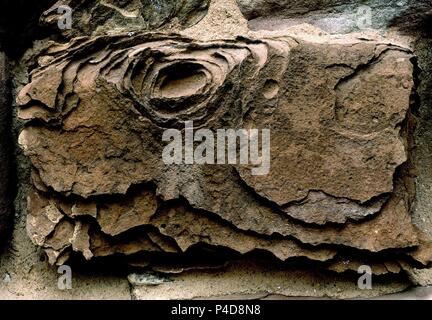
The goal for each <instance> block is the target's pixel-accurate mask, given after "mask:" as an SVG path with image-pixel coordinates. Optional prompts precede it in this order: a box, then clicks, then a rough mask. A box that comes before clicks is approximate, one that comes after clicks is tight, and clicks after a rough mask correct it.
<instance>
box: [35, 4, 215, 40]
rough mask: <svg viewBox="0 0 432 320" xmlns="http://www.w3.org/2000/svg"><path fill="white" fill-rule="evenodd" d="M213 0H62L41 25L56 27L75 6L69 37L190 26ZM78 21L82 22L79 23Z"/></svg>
mask: <svg viewBox="0 0 432 320" xmlns="http://www.w3.org/2000/svg"><path fill="white" fill-rule="evenodd" d="M209 3H210V0H164V1H160V0H122V1H114V0H103V1H93V0H59V1H57V2H56V3H55V4H54V5H53V6H52V8H50V9H48V10H47V11H45V12H44V13H43V14H42V16H41V23H42V25H48V26H52V27H54V28H56V26H57V23H58V21H59V18H60V17H61V16H62V15H63V14H64V11H62V10H59V8H61V7H62V6H69V7H70V8H71V9H72V13H73V16H72V17H73V21H75V24H74V25H73V28H72V29H65V30H63V31H62V34H63V35H64V36H66V37H68V38H69V37H76V36H80V35H90V34H97V33H106V32H107V30H109V31H110V32H115V30H116V29H120V30H121V29H124V28H125V27H127V28H128V29H129V31H130V32H132V30H134V29H136V30H141V31H142V30H156V29H158V28H161V27H164V28H166V27H167V25H168V27H170V25H171V26H180V27H183V28H184V27H189V26H192V25H194V24H196V23H197V22H199V21H200V20H201V19H202V18H203V17H204V16H205V15H206V13H207V9H208V6H209ZM78 21H79V23H77V22H78Z"/></svg>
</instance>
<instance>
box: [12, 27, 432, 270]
mask: <svg viewBox="0 0 432 320" xmlns="http://www.w3.org/2000/svg"><path fill="white" fill-rule="evenodd" d="M412 58H413V55H412V53H411V52H410V51H409V50H408V49H406V48H403V47H400V46H396V45H390V44H388V43H385V42H379V41H364V40H359V39H356V38H354V37H349V36H347V37H342V38H341V37H331V36H322V37H315V38H314V37H295V36H288V35H286V36H280V35H279V36H274V37H251V36H248V37H238V38H237V39H236V40H216V41H208V42H202V41H200V40H196V39H195V40H194V39H191V38H187V37H182V36H179V35H176V34H169V33H137V34H133V35H131V34H125V35H121V34H118V35H112V36H108V35H105V36H99V37H93V38H77V39H74V40H72V41H71V42H70V43H67V44H64V45H53V46H49V47H47V48H46V49H45V50H44V52H42V54H41V55H40V56H39V57H38V59H37V60H38V61H39V66H37V67H36V68H34V70H32V72H31V78H30V81H29V84H28V85H26V86H25V87H24V88H23V89H22V90H21V92H20V93H19V95H18V98H17V102H18V103H19V104H20V106H21V107H20V111H19V116H20V118H21V119H22V120H24V121H27V125H26V127H25V129H24V130H23V131H22V132H21V135H20V138H19V142H20V144H21V146H22V148H23V149H24V151H25V153H26V154H27V155H28V156H29V157H30V160H31V163H32V166H33V173H32V182H33V188H34V190H33V191H32V192H31V193H30V194H29V196H28V221H27V230H28V233H29V235H30V237H31V239H32V241H33V242H34V243H35V244H37V245H38V246H41V247H43V248H44V249H45V251H46V252H47V254H48V256H49V259H50V262H51V263H58V264H61V263H63V262H64V261H66V260H67V258H68V257H69V254H70V253H71V252H78V253H80V254H81V255H82V256H83V257H85V258H86V259H88V260H90V259H92V258H94V257H102V256H109V255H114V254H122V255H126V256H132V257H133V259H136V256H137V254H143V253H145V254H147V255H146V259H144V260H146V261H147V260H148V259H150V262H148V263H149V264H151V263H152V262H151V261H152V259H151V258H149V257H148V255H150V256H151V257H154V256H155V255H169V256H170V257H171V258H170V259H171V262H172V264H174V265H175V264H176V263H175V261H183V260H184V259H186V260H188V263H187V264H192V265H193V262H191V261H189V260H190V259H189V258H188V257H187V256H188V252H189V251H190V250H192V249H194V248H197V247H198V248H202V247H210V248H212V249H211V250H212V251H213V252H215V253H214V254H215V256H217V255H218V253H217V252H218V251H221V250H231V252H233V253H234V254H235V255H240V256H241V255H244V254H248V253H254V252H268V253H270V255H271V256H273V258H276V259H279V260H282V261H285V260H288V259H291V258H299V257H303V258H306V259H308V260H311V261H317V262H324V261H330V262H329V263H328V265H327V267H328V268H329V269H331V270H336V271H339V272H344V271H347V270H350V269H354V267H355V266H356V264H355V263H354V262H353V264H352V267H350V266H349V265H346V264H342V265H341V266H340V265H339V261H341V260H340V259H342V260H343V259H344V256H346V255H347V250H348V252H349V255H350V257H351V256H352V257H353V258H352V260H355V259H356V257H357V259H358V260H360V261H361V259H362V257H363V258H364V257H365V254H364V253H363V254H362V252H364V251H370V252H371V253H370V255H372V258H368V259H371V261H372V262H373V261H375V260H377V259H378V262H376V263H377V265H385V264H387V266H388V267H387V268H384V269H383V270H385V272H383V273H386V272H395V273H397V272H399V271H400V270H402V269H403V268H409V266H410V264H411V263H412V262H413V261H414V260H416V261H417V262H415V264H423V265H427V264H428V262H429V259H430V251H429V247H428V246H427V242H428V241H427V239H425V238H424V237H423V236H421V235H419V233H418V231H417V230H416V228H415V227H414V225H413V224H412V222H411V217H410V208H411V204H412V201H413V197H414V189H413V186H412V178H411V173H410V152H411V145H410V138H409V137H410V134H411V130H412V128H413V122H412V118H411V115H410V108H411V104H412V100H411V97H412V93H413V90H414V80H413V68H414V67H413V64H412ZM187 121H193V122H194V125H195V129H202V128H205V129H209V130H211V131H213V132H216V131H217V130H218V129H241V128H245V129H270V132H271V148H270V155H271V168H270V172H269V174H268V175H261V176H256V175H253V174H252V170H251V169H253V167H251V166H249V165H228V164H226V165H198V164H194V165H186V164H183V165H167V164H165V163H164V162H163V159H162V153H163V149H164V146H165V145H166V144H165V143H164V142H162V135H163V133H164V132H165V130H167V129H173V128H175V129H180V130H181V129H182V128H184V126H185V123H186V122H187ZM360 250H363V251H360ZM383 250H387V251H392V250H394V251H395V253H394V255H393V256H392V255H389V256H390V257H391V256H392V257H391V258H387V257H389V256H388V255H385V256H384V257H383V258H382V259H381V258H379V257H380V256H378V255H377V253H378V252H382V251H383ZM387 251H386V252H387ZM375 255H376V256H375ZM389 260H390V261H389ZM183 262H184V261H183ZM135 263H137V262H136V261H135ZM141 263H144V262H141ZM200 263H203V261H201V262H200ZM218 263H220V261H219V262H218ZM145 265H147V262H146V263H145Z"/></svg>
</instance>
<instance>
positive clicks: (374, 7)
mask: <svg viewBox="0 0 432 320" xmlns="http://www.w3.org/2000/svg"><path fill="white" fill-rule="evenodd" d="M237 3H238V5H239V7H240V10H241V12H242V13H243V15H244V16H245V17H246V18H247V19H248V20H249V26H250V28H252V29H255V30H257V29H266V30H277V29H281V28H284V27H289V26H294V25H298V24H301V23H310V24H312V25H314V26H317V27H319V28H321V29H322V30H324V31H326V32H329V33H334V34H337V33H349V32H356V31H362V30H364V29H380V30H382V29H387V28H388V27H392V26H393V25H394V24H395V21H397V24H398V25H401V24H403V25H404V27H405V28H406V27H412V26H413V25H415V24H419V23H422V24H423V23H424V21H425V17H428V16H431V15H432V3H431V2H430V0H420V1H408V0H365V1H357V0H326V1H318V0H313V1H302V0H295V1H291V0H282V1H273V0H237ZM369 14H370V19H369V18H368V16H367V15H369Z"/></svg>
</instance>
